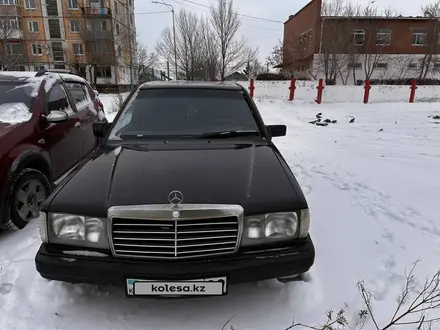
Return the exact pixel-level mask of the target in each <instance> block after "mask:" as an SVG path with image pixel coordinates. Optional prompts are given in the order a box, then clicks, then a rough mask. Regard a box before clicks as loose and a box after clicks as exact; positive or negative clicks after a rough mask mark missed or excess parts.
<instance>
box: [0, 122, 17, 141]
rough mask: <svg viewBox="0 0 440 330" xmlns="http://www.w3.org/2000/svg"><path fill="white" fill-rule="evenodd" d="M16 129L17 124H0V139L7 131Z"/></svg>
mask: <svg viewBox="0 0 440 330" xmlns="http://www.w3.org/2000/svg"><path fill="white" fill-rule="evenodd" d="M16 127H17V124H15V125H12V124H7V123H2V122H0V137H1V136H3V135H5V134H6V133H8V132H9V131H12V130H13V129H14V128H16Z"/></svg>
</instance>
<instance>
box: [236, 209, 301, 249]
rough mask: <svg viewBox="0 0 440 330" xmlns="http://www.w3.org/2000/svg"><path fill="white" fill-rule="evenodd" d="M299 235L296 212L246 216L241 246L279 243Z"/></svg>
mask: <svg viewBox="0 0 440 330" xmlns="http://www.w3.org/2000/svg"><path fill="white" fill-rule="evenodd" d="M297 237H298V215H297V213H296V212H283V213H269V214H263V215H258V216H250V217H245V218H244V224H243V235H242V240H241V246H252V245H261V244H265V243H277V242H284V241H289V240H292V239H295V238H297Z"/></svg>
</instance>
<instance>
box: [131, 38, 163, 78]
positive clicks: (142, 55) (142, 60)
mask: <svg viewBox="0 0 440 330" xmlns="http://www.w3.org/2000/svg"><path fill="white" fill-rule="evenodd" d="M136 57H137V75H138V79H139V81H140V82H143V81H146V80H147V75H148V72H149V71H150V70H151V68H153V67H154V65H155V64H156V63H157V61H158V56H157V54H156V53H154V52H151V53H150V52H148V49H147V47H146V46H144V45H143V44H141V43H140V42H139V41H137V47H136Z"/></svg>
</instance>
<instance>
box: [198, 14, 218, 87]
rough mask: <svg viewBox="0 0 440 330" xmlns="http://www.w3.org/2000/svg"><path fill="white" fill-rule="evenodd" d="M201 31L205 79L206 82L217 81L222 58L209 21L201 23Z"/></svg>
mask: <svg viewBox="0 0 440 330" xmlns="http://www.w3.org/2000/svg"><path fill="white" fill-rule="evenodd" d="M201 31H202V40H201V53H202V61H203V65H204V67H205V73H204V77H203V78H204V79H205V80H216V79H217V73H218V72H219V67H220V56H219V51H218V47H217V44H216V43H215V34H214V31H213V30H212V28H211V26H210V24H209V20H202V21H201Z"/></svg>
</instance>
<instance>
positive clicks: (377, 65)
mask: <svg viewBox="0 0 440 330" xmlns="http://www.w3.org/2000/svg"><path fill="white" fill-rule="evenodd" d="M374 67H375V68H376V69H388V63H375V64H374Z"/></svg>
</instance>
